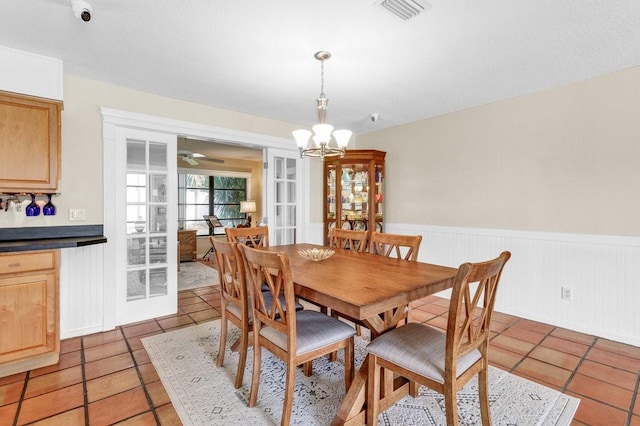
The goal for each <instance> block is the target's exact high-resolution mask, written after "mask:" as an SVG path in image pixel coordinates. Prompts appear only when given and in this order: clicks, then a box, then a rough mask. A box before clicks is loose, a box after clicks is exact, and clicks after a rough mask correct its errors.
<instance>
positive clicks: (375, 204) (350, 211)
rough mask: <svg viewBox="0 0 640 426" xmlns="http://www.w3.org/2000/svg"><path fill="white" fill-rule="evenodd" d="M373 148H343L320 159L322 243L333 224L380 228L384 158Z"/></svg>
mask: <svg viewBox="0 0 640 426" xmlns="http://www.w3.org/2000/svg"><path fill="white" fill-rule="evenodd" d="M385 155H386V153H385V152H383V151H375V150H356V149H354V150H347V151H346V153H345V155H344V157H342V158H339V157H336V158H333V159H331V158H325V162H324V203H323V205H324V208H323V211H324V244H328V243H329V233H330V232H331V229H332V228H333V227H336V226H337V227H340V228H343V229H355V230H366V231H367V232H368V233H369V236H370V235H371V232H373V231H374V230H377V231H378V232H382V231H383V229H384V176H385V170H384V158H385Z"/></svg>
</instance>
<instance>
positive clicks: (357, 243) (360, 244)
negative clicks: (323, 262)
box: [329, 228, 367, 252]
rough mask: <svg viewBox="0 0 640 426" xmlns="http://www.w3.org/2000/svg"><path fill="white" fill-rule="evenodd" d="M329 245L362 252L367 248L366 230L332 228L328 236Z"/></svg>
mask: <svg viewBox="0 0 640 426" xmlns="http://www.w3.org/2000/svg"><path fill="white" fill-rule="evenodd" d="M329 247H334V248H342V249H347V250H355V251H357V252H364V251H366V249H367V231H364V230H363V231H355V230H352V229H342V228H333V229H332V230H331V235H330V236H329Z"/></svg>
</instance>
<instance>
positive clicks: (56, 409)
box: [0, 287, 640, 426]
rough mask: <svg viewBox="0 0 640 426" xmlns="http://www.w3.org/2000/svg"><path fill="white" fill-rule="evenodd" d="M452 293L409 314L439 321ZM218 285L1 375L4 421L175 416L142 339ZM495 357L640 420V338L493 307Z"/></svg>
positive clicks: (584, 408) (583, 417)
mask: <svg viewBox="0 0 640 426" xmlns="http://www.w3.org/2000/svg"><path fill="white" fill-rule="evenodd" d="M447 303H448V301H447V300H444V299H440V298H437V297H433V296H430V297H427V298H425V299H422V300H420V301H418V302H417V303H415V305H414V309H412V311H411V316H410V320H411V321H417V322H426V323H429V324H432V325H435V326H440V327H443V325H444V324H445V322H446V316H445V315H446V311H447ZM219 304H220V293H219V292H218V290H217V288H215V287H205V288H200V289H194V290H185V291H182V292H180V293H179V309H178V310H179V312H178V313H177V314H176V315H171V316H167V317H162V318H156V319H154V320H151V321H145V322H141V323H137V324H131V325H128V326H125V327H118V328H117V329H116V330H113V331H108V332H105V333H98V334H93V335H88V336H83V337H77V338H72V339H67V340H64V341H63V342H62V351H61V356H60V363H59V364H57V365H54V366H50V367H46V368H41V369H37V370H32V371H29V372H26V373H20V374H16V375H13V376H9V377H4V378H0V426H4V425H24V424H37V425H83V424H85V425H89V424H90V425H98V426H99V425H110V424H122V425H155V424H158V425H179V424H180V420H179V419H178V416H177V415H176V412H175V410H174V409H173V406H172V404H171V402H170V400H169V397H168V395H167V393H166V392H165V390H164V388H163V386H162V383H161V382H160V380H159V378H158V375H157V373H156V371H155V369H154V368H153V366H152V364H151V363H150V361H149V358H148V356H147V354H146V352H145V350H144V348H143V346H142V344H141V342H140V339H141V338H143V337H146V336H151V335H154V334H158V333H163V332H166V331H170V330H174V329H176V328H180V327H188V326H190V325H193V324H198V323H202V322H206V321H210V320H213V319H216V318H218V317H219V316H220V314H219V311H218V308H219ZM492 328H493V331H494V336H493V338H492V340H491V362H492V364H493V365H495V366H497V367H500V368H502V369H505V370H508V371H511V372H512V373H514V374H517V375H519V376H522V377H526V378H528V379H530V380H533V381H536V382H539V383H542V384H545V385H547V386H549V387H552V388H555V389H558V390H560V391H562V392H565V393H567V394H569V395H573V396H576V397H578V398H580V399H581V402H580V406H579V408H578V411H577V413H576V416H575V419H574V422H573V424H574V425H636V426H640V394H639V393H638V385H639V374H640V348H638V347H635V346H630V345H624V344H620V343H616V342H612V341H609V340H606V339H601V338H598V337H594V336H589V335H585V334H581V333H576V332H573V331H569V330H565V329H561V328H557V327H553V326H550V325H547V324H542V323H537V322H533V321H529V320H526V319H522V318H517V317H513V316H510V315H504V314H501V313H495V314H494V318H493V327H492Z"/></svg>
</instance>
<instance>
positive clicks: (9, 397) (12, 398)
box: [0, 381, 24, 406]
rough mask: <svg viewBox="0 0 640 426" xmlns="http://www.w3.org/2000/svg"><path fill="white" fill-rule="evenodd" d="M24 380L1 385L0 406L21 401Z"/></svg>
mask: <svg viewBox="0 0 640 426" xmlns="http://www.w3.org/2000/svg"><path fill="white" fill-rule="evenodd" d="M23 388H24V381H22V382H13V383H8V384H6V385H2V386H0V406H3V405H7V404H11V403H14V402H18V401H20V397H21V395H22V389H23Z"/></svg>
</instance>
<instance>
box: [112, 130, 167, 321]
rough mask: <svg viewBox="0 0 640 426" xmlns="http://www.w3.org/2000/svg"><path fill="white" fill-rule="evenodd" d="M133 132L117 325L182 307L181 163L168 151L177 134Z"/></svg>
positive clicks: (128, 142) (127, 150)
mask: <svg viewBox="0 0 640 426" xmlns="http://www.w3.org/2000/svg"><path fill="white" fill-rule="evenodd" d="M129 132H130V133H136V134H135V135H134V134H130V135H128V137H126V138H124V140H123V141H122V144H123V150H124V153H123V154H124V155H123V157H124V158H125V159H126V161H125V165H124V166H125V167H124V170H123V174H124V179H123V184H124V188H123V190H124V191H123V192H124V194H125V197H124V203H123V217H122V219H123V220H122V222H121V225H120V226H119V228H120V229H121V237H120V238H121V240H120V241H122V242H123V245H124V247H123V248H124V251H125V253H126V256H125V258H124V259H123V261H124V262H123V263H124V265H123V274H124V280H123V282H122V283H121V284H119V285H118V289H119V290H118V292H117V301H116V304H117V307H116V311H117V321H118V324H126V323H129V322H134V321H141V320H143V319H147V318H153V317H157V316H161V315H167V314H170V313H174V312H176V309H177V277H176V273H177V272H176V269H177V267H176V265H177V253H176V252H177V248H176V246H177V234H176V229H177V219H176V212H177V207H176V206H177V203H176V201H175V198H176V194H177V188H176V182H177V165H176V163H175V160H174V159H175V155H169V151H170V150H171V149H173V150H175V145H173V146H172V145H171V142H170V141H171V140H172V139H173V140H175V138H170V137H167V136H165V135H155V134H137V133H144V132H135V131H133V130H131V131H129ZM141 136H142V137H141ZM145 136H146V137H145ZM161 136H163V137H161ZM163 139H165V140H163ZM169 188H173V189H172V190H170V189H169Z"/></svg>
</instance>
